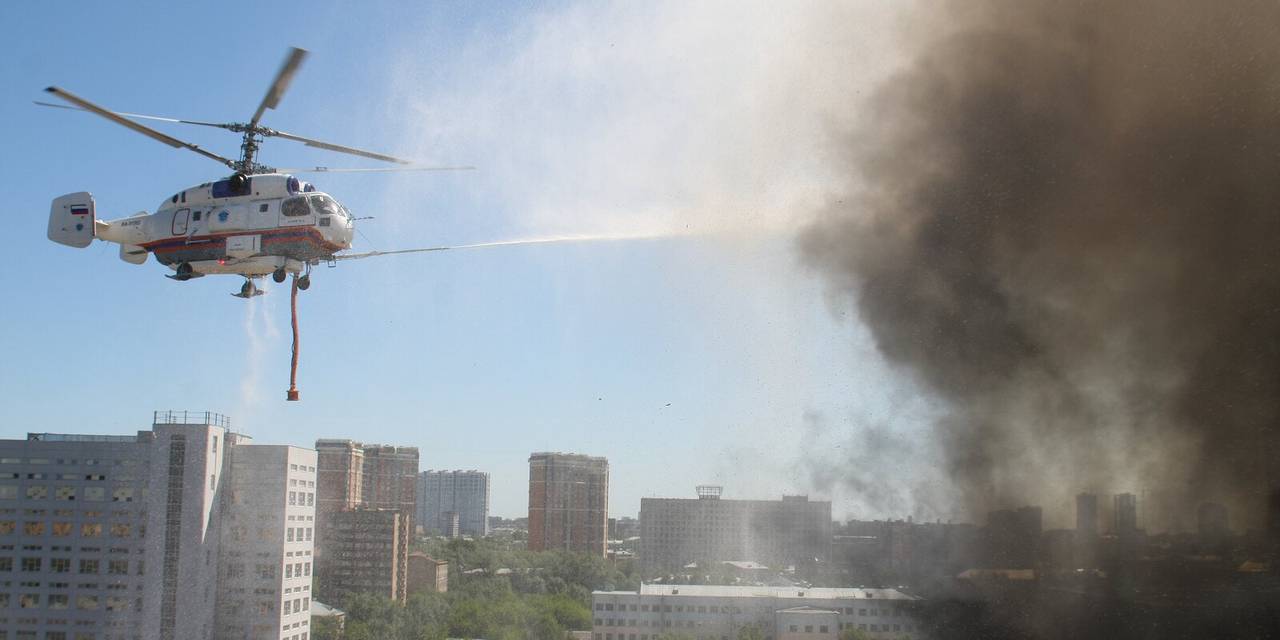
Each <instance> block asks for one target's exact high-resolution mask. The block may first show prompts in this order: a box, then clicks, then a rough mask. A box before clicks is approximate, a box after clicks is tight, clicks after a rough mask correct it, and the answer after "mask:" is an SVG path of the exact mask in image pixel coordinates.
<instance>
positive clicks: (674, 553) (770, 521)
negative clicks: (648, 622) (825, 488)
mask: <svg viewBox="0 0 1280 640" xmlns="http://www.w3.org/2000/svg"><path fill="white" fill-rule="evenodd" d="M703 489H704V490H703V491H700V492H699V493H700V496H699V497H698V498H696V499H694V498H642V499H641V500H640V562H641V565H642V566H643V568H644V571H645V572H648V573H653V572H657V571H671V570H674V569H678V568H680V567H683V566H685V565H686V564H689V563H690V562H698V561H704V562H706V561H721V560H750V561H756V562H761V563H764V564H770V565H793V566H797V567H799V566H802V565H804V564H806V563H820V564H825V563H828V562H830V559H831V503H830V502H827V501H810V500H809V499H808V497H807V496H784V497H783V498H782V500H722V499H721V498H720V492H719V491H708V490H705V489H710V488H708V487H703ZM715 489H719V487H715Z"/></svg>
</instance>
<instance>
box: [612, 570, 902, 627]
mask: <svg viewBox="0 0 1280 640" xmlns="http://www.w3.org/2000/svg"><path fill="white" fill-rule="evenodd" d="M919 605H920V600H919V599H918V598H916V597H914V596H909V595H907V594H904V593H902V592H900V591H897V590H895V589H829V588H816V587H814V588H806V587H795V586H792V587H719V586H707V585H659V584H644V585H641V586H640V591H639V592H635V591H596V592H593V593H592V594H591V617H592V627H591V629H592V636H591V637H592V639H593V640H608V638H609V637H610V636H612V637H613V638H615V639H616V638H619V637H623V638H628V639H629V638H630V637H631V636H632V635H635V636H636V638H646V640H657V638H659V637H660V636H667V635H670V636H688V637H691V638H692V637H698V638H706V637H710V638H737V637H739V635H738V634H739V633H741V632H742V630H743V629H745V628H749V627H755V628H756V629H758V630H759V637H762V638H766V639H767V638H775V639H776V640H818V639H831V640H834V639H835V638H838V637H839V636H840V632H841V631H844V630H845V629H855V630H859V631H862V632H864V633H866V634H868V635H869V636H870V637H872V638H895V639H896V638H903V637H910V638H913V639H919V638H926V637H927V635H926V634H925V630H924V628H923V627H922V626H921V624H920V621H919V617H918V613H917V611H918V609H917V607H918V606H919Z"/></svg>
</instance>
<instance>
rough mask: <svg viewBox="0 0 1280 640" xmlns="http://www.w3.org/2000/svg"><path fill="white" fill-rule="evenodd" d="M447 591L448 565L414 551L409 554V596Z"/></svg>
mask: <svg viewBox="0 0 1280 640" xmlns="http://www.w3.org/2000/svg"><path fill="white" fill-rule="evenodd" d="M448 590H449V563H448V562H446V561H444V560H436V559H435V558H432V557H431V556H429V555H427V554H425V553H422V552H421V551H414V552H413V553H410V554H409V595H413V594H415V593H444V592H446V591H448Z"/></svg>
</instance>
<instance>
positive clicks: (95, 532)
mask: <svg viewBox="0 0 1280 640" xmlns="http://www.w3.org/2000/svg"><path fill="white" fill-rule="evenodd" d="M85 493H88V492H87V491H86V492H85ZM101 535H102V523H100V522H86V523H83V524H81V525H80V536H81V537H83V538H97V537H99V536H101Z"/></svg>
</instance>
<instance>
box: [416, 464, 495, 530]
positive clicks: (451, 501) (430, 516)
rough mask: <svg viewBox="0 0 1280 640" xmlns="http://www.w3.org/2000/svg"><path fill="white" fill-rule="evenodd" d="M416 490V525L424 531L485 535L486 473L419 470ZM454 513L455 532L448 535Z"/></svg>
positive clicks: (487, 514)
mask: <svg viewBox="0 0 1280 640" xmlns="http://www.w3.org/2000/svg"><path fill="white" fill-rule="evenodd" d="M417 493H418V495H417V498H418V510H417V524H418V526H419V527H422V529H423V530H424V531H425V532H427V533H429V534H435V535H447V536H449V537H456V535H467V536H476V537H484V536H487V535H489V474H488V473H485V472H483V471H475V470H468V471H436V470H428V471H423V472H422V473H420V474H418V492H417ZM451 514H452V515H451ZM454 516H456V518H457V533H456V534H451V533H450V529H451V528H452V527H451V525H452V524H453V519H454Z"/></svg>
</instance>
